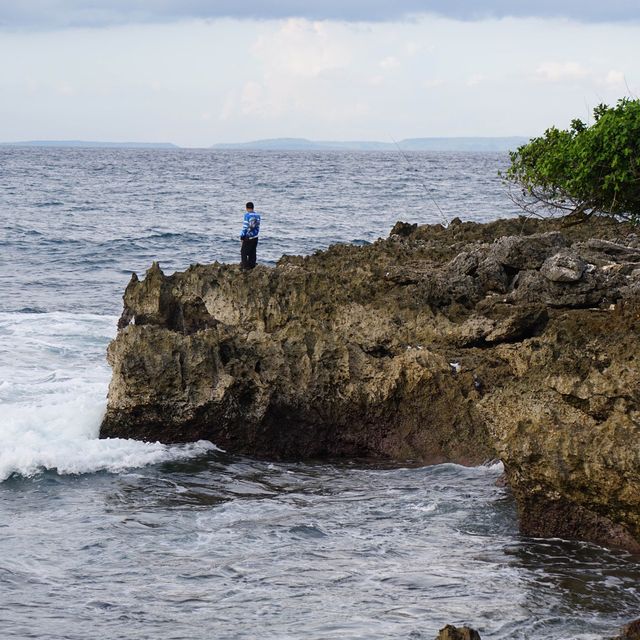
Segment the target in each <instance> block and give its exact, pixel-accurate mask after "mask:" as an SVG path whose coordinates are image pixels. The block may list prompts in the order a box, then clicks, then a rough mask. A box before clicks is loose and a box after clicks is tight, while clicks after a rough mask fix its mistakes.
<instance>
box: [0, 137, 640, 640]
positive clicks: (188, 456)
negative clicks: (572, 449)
mask: <svg viewBox="0 0 640 640" xmlns="http://www.w3.org/2000/svg"><path fill="white" fill-rule="evenodd" d="M505 164H506V158H505V156H504V155H501V154H453V153H440V154H438V153H412V154H409V155H408V159H405V158H404V157H402V156H401V155H399V154H394V153H347V152H335V153H333V152H322V153H316V152H255V153H254V152H213V151H208V150H189V151H186V150H176V151H164V150H149V151H133V150H132V151H128V150H71V149H6V148H5V149H0V219H1V221H2V230H1V232H0V234H1V235H0V481H1V482H0V637H1V638H12V639H13V638H16V639H17V638H20V639H22V638H38V639H52V640H53V639H56V640H57V639H60V640H61V639H63V638H64V639H73V640H75V639H78V640H80V639H85V638H89V637H95V638H108V639H110V638H132V639H133V638H135V639H137V638H140V639H143V638H145V639H146V638H154V639H156V638H157V639H179V638H185V639H186V638H190V639H193V638H195V639H200V638H201V639H203V640H204V639H205V638H206V639H208V638H229V639H231V638H247V639H249V638H257V637H260V638H273V639H279V638H283V639H284V638H310V639H317V640H320V639H324V638H346V639H348V638H353V639H355V638H362V639H369V638H388V639H391V638H414V639H418V638H425V639H431V638H433V637H434V636H435V634H436V632H437V630H438V629H439V628H440V627H442V626H444V624H447V623H455V624H462V623H465V622H466V623H468V624H471V625H472V626H475V627H476V628H478V629H479V630H480V632H481V635H482V637H483V639H487V638H488V639H506V638H512V637H522V638H531V639H532V640H537V639H540V640H547V639H548V640H552V639H553V640H558V639H560V638H565V639H567V640H570V639H581V640H587V639H593V640H595V639H600V638H603V637H606V636H608V635H612V634H613V632H614V631H615V630H616V628H617V627H618V626H619V625H620V624H622V623H623V622H626V621H628V620H629V619H631V618H633V617H637V615H638V604H639V602H640V586H639V585H640V561H639V559H638V557H634V556H631V555H629V554H627V553H624V552H618V551H611V550H606V549H602V548H600V547H597V546H594V545H588V544H583V543H576V542H567V541H562V540H536V539H531V538H526V537H523V536H521V535H519V533H518V530H517V518H516V513H515V507H514V503H513V500H512V498H511V496H510V495H509V492H508V490H507V489H505V488H502V487H498V486H496V479H497V478H498V477H499V475H500V473H501V467H500V465H499V464H489V465H487V466H481V467H478V468H472V469H467V468H463V467H460V466H457V465H439V466H434V467H425V468H418V469H415V468H411V469H393V468H385V466H384V465H378V466H368V467H363V466H360V467H358V466H355V465H352V464H348V463H344V462H337V461H333V462H332V463H329V462H325V463H320V462H318V463H315V464H301V463H300V464H282V463H274V462H269V461H255V460H250V459H246V458H240V457H237V456H230V455H227V454H226V453H224V452H222V451H220V450H219V449H217V448H216V446H215V443H211V442H205V441H201V442H196V443H192V444H189V445H181V446H167V445H162V444H159V443H142V442H136V441H131V440H122V439H112V440H99V439H98V428H99V424H100V419H101V416H102V413H103V411H104V408H105V406H106V391H107V386H108V382H109V377H110V370H109V367H108V365H107V363H106V361H105V350H106V346H107V344H108V342H109V340H111V339H112V338H113V336H114V335H115V332H116V322H117V315H118V313H119V312H120V309H121V296H122V291H123V289H124V287H125V286H126V283H127V281H128V279H129V277H130V275H131V272H132V271H136V272H138V273H139V274H141V275H142V274H143V273H144V270H145V269H146V268H148V266H149V265H150V263H151V261H152V260H159V261H160V264H161V267H162V268H163V269H164V270H165V272H168V273H170V272H172V271H174V270H176V269H183V268H185V267H186V266H188V265H189V264H192V263H198V262H199V263H205V262H211V261H213V260H219V261H222V262H235V261H237V260H238V257H239V256H238V253H239V242H238V239H237V236H238V232H239V228H240V225H241V219H242V211H243V205H244V203H245V202H246V201H247V200H253V201H254V202H255V203H256V208H257V209H258V210H259V211H260V212H261V213H262V216H263V223H262V226H263V229H262V234H261V242H260V245H259V249H258V258H259V261H260V262H263V263H266V264H274V263H275V261H276V260H277V259H278V258H279V257H280V256H281V255H282V254H284V253H311V252H313V251H315V250H317V249H320V248H324V247H326V246H328V245H329V244H331V243H335V242H352V243H356V244H364V243H367V242H372V241H374V240H375V239H376V238H378V237H384V236H386V235H387V234H388V232H389V229H390V228H391V226H392V225H393V223H394V222H395V221H396V220H399V219H400V220H406V221H409V222H421V223H424V222H430V223H435V222H442V221H444V220H445V219H447V220H450V219H452V218H453V217H455V216H458V217H460V218H462V219H465V220H476V221H486V220H491V219H495V218H497V217H502V216H508V215H516V214H517V211H516V210H514V207H513V205H512V203H511V201H510V199H509V197H508V193H507V191H506V190H505V188H504V185H503V184H502V182H501V181H500V179H499V178H498V176H497V172H498V170H499V169H501V168H504V166H505Z"/></svg>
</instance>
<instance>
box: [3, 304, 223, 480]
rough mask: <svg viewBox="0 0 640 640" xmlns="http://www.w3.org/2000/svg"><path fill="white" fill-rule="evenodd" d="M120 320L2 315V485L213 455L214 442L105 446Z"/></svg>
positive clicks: (130, 442)
mask: <svg viewBox="0 0 640 640" xmlns="http://www.w3.org/2000/svg"><path fill="white" fill-rule="evenodd" d="M116 320H117V319H116V318H115V317H114V316H101V315H93V314H73V313H63V312H54V313H0V416H1V417H0V482H1V481H4V480H6V479H7V478H10V477H12V476H15V475H20V476H23V477H33V476H35V475H37V474H39V473H41V472H42V471H45V470H52V471H56V472H57V473H59V474H82V473H93V472H97V471H110V472H120V471H123V470H125V469H131V468H134V467H141V466H145V465H149V464H157V463H160V462H167V461H175V460H184V459H187V458H192V457H194V456H200V455H205V454H207V453H209V452H211V451H213V450H216V447H215V446H214V445H213V444H212V443H210V442H207V441H199V442H196V443H191V444H187V445H172V446H170V445H164V444H161V443H159V442H155V443H150V442H140V441H136V440H125V439H105V440H100V439H99V437H98V436H99V429H100V423H101V421H102V416H103V414H104V410H105V407H106V393H107V386H108V383H109V377H110V370H109V368H108V366H107V364H106V362H105V359H104V353H105V349H106V346H107V344H108V343H109V340H110V339H111V338H112V337H113V335H114V333H115V326H116Z"/></svg>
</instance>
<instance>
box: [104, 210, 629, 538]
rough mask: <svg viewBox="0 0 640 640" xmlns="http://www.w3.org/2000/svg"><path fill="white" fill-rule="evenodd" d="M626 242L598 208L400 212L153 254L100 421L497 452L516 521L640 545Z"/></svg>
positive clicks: (308, 449) (128, 318)
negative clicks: (256, 243)
mask: <svg viewBox="0 0 640 640" xmlns="http://www.w3.org/2000/svg"><path fill="white" fill-rule="evenodd" d="M638 300H640V241H639V240H638V237H637V235H635V233H634V230H633V228H630V227H628V226H626V225H622V224H616V223H612V222H610V221H605V220H595V221H591V222H590V223H589V224H588V225H580V226H575V227H570V228H563V227H562V226H561V222H559V221H534V220H525V219H517V220H503V221H498V222H495V223H491V224H474V223H461V222H460V221H458V220H456V221H454V222H453V223H452V224H451V225H450V226H449V228H447V229H444V228H443V227H441V226H440V225H432V226H423V227H416V226H415V225H406V224H404V223H398V225H396V227H394V229H393V231H392V234H391V236H390V238H389V239H387V240H380V241H377V242H376V243H374V244H372V245H370V246H366V247H353V246H346V245H338V246H334V247H331V248H330V249H329V250H327V251H324V252H319V253H317V254H315V255H313V256H309V257H285V258H282V259H281V260H280V262H279V263H278V265H277V266H276V267H275V268H266V267H258V268H256V269H255V270H254V271H252V272H249V273H241V272H240V271H239V269H238V268H237V267H236V266H229V265H219V264H217V263H216V264H213V265H207V266H203V265H195V266H192V267H191V268H189V269H188V270H187V271H185V272H184V273H176V274H174V275H172V276H165V275H164V274H163V273H162V272H161V270H160V268H159V267H158V265H154V266H153V267H152V268H151V269H150V270H149V271H148V272H147V274H146V277H145V279H144V280H143V281H138V279H137V277H135V276H134V277H133V278H132V281H131V282H130V284H129V286H128V287H127V290H126V292H125V296H124V312H123V316H122V318H121V322H120V331H119V332H118V336H117V338H116V339H115V340H114V342H113V343H112V344H111V345H110V347H109V352H108V358H109V362H110V363H111V365H112V367H113V379H112V382H111V385H110V389H109V403H108V409H107V414H106V416H105V419H104V422H103V425H102V430H101V435H102V436H103V437H108V436H124V437H136V438H142V439H151V440H162V441H165V442H172V441H185V440H195V439H199V438H206V439H209V440H212V441H213V442H215V443H216V444H217V445H219V446H221V447H223V448H225V449H228V450H230V451H233V452H238V453H245V454H250V455H255V456H261V457H267V458H272V457H273V458H314V457H327V456H349V457H354V458H355V457H368V458H370V457H377V458H383V459H390V460H395V461H398V462H402V463H406V462H407V461H414V462H418V463H431V462H441V461H456V462H461V463H464V464H476V463H479V462H482V461H484V460H486V459H488V458H491V457H494V456H499V457H500V458H501V459H502V460H503V461H504V463H505V470H506V475H507V479H508V482H509V483H510V485H511V487H512V488H513V491H514V495H515V497H516V499H517V501H518V505H519V508H520V515H521V522H522V527H523V530H524V531H525V532H527V533H531V534H535V535H559V536H567V537H577V538H582V539H587V540H593V541H597V542H604V543H608V544H617V545H620V546H624V547H627V548H630V549H640V542H639V541H640V508H639V506H640V478H639V473H638V470H639V469H640V414H639V413H638V411H639V406H640V391H639V389H640V386H639V384H638V383H639V382H640V380H639V379H638V378H639V376H640V374H639V373H638V366H637V357H638V341H637V329H638V328H639V326H640V320H639V318H638V308H639V307H638V306H636V305H637V302H638Z"/></svg>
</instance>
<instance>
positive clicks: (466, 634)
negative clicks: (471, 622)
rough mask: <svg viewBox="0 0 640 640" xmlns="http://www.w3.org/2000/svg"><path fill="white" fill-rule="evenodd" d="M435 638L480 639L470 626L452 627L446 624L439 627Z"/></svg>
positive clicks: (451, 639) (450, 639)
mask: <svg viewBox="0 0 640 640" xmlns="http://www.w3.org/2000/svg"><path fill="white" fill-rule="evenodd" d="M436 640H480V634H479V633H478V632H477V631H476V630H475V629H471V628H470V627H454V626H453V625H450V624H448V625H447V626H446V627H444V628H442V629H440V632H439V633H438V636H437V637H436Z"/></svg>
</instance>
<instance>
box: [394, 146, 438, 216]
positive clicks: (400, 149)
mask: <svg viewBox="0 0 640 640" xmlns="http://www.w3.org/2000/svg"><path fill="white" fill-rule="evenodd" d="M389 137H390V138H391V139H392V140H393V144H395V145H396V147H397V148H398V152H399V153H400V155H401V156H402V157H403V158H404V161H405V162H406V163H407V165H408V166H409V168H410V169H411V170H412V171H413V172H414V173H417V174H418V181H419V182H420V184H421V185H422V188H423V189H424V192H425V193H426V194H427V197H428V198H429V200H431V202H433V204H435V205H436V209H438V211H439V212H440V218H441V219H442V222H443V224H444V226H445V228H446V227H448V226H449V219H448V218H447V216H446V215H445V214H444V211H443V210H442V209H441V208H440V205H439V204H438V203H437V202H436V199H435V198H434V197H433V196H432V195H431V192H430V191H429V189H427V185H426V184H425V183H424V180H423V179H422V176H421V174H420V171H419V170H418V169H416V167H415V166H414V164H413V163H412V162H411V160H410V159H409V157H408V156H407V154H406V153H405V152H404V151H403V150H402V147H401V146H400V145H399V144H398V143H397V142H396V140H395V138H394V137H393V136H389Z"/></svg>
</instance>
